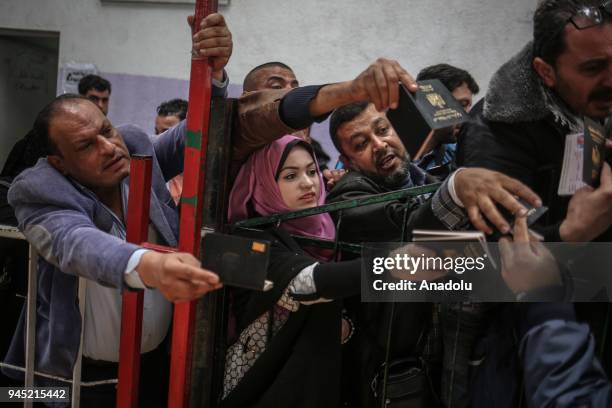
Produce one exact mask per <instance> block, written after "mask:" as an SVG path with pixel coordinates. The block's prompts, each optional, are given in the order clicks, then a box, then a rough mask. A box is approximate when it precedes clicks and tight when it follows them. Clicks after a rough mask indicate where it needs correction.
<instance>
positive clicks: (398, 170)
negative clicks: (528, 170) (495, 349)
mask: <svg viewBox="0 0 612 408" xmlns="http://www.w3.org/2000/svg"><path fill="white" fill-rule="evenodd" d="M330 135H331V137H332V141H333V142H334V145H335V146H336V149H338V151H339V152H340V159H341V160H342V161H343V163H344V166H345V168H347V169H349V171H348V173H347V174H346V175H344V177H342V178H341V179H340V180H339V181H338V183H337V184H336V185H335V187H334V188H333V189H332V190H331V191H330V193H329V194H328V196H327V201H328V202H338V201H343V200H351V199H359V198H365V197H368V196H371V195H374V194H380V193H385V192H390V191H393V190H398V189H402V188H409V187H416V186H420V185H423V184H428V183H432V182H435V181H436V180H435V179H434V178H432V177H431V176H429V175H428V174H427V173H425V172H424V171H423V170H421V169H420V168H418V167H417V166H416V165H414V164H412V163H411V162H410V157H409V155H408V153H407V151H406V149H405V148H404V145H403V144H402V142H401V140H400V138H399V136H398V135H397V133H396V132H395V130H394V129H393V127H392V126H391V124H390V123H389V121H388V119H387V117H386V115H385V112H384V109H380V110H378V109H377V107H376V106H375V105H374V104H372V103H368V102H359V103H353V104H350V105H346V106H343V107H341V108H339V109H336V111H335V112H334V113H333V114H332V116H331V118H330ZM476 189H477V190H478V192H476ZM451 191H452V192H451ZM514 195H518V196H522V197H525V198H527V199H528V200H529V201H530V202H532V203H533V204H534V205H535V204H537V197H535V195H533V193H532V192H531V190H529V189H527V188H526V187H524V186H523V185H522V184H521V183H518V182H516V181H515V180H512V179H510V178H509V177H506V176H504V175H502V174H500V173H497V172H492V171H488V170H484V169H464V170H461V171H459V172H457V173H455V174H454V175H451V176H450V177H449V178H448V179H447V180H446V181H445V183H444V184H443V185H442V186H441V187H440V189H439V190H438V192H436V194H434V195H433V197H432V199H431V200H429V201H425V200H424V199H423V198H422V197H417V198H406V199H401V200H399V199H398V200H392V201H388V202H383V203H377V204H370V205H367V206H363V207H358V208H352V209H349V210H344V211H343V213H342V221H341V223H340V228H339V231H338V235H339V239H340V240H341V241H350V242H356V243H361V242H393V241H401V240H403V239H409V235H410V230H411V226H415V225H418V226H419V227H420V228H429V229H439V230H440V229H446V228H450V227H458V226H463V225H466V224H467V221H468V220H467V218H468V217H465V216H464V213H463V211H464V210H462V209H461V208H460V206H459V205H456V202H455V201H454V199H453V198H452V197H453V196H456V198H458V200H457V201H459V202H461V203H462V204H463V206H464V207H465V209H466V210H467V213H468V214H469V216H470V217H469V218H470V219H471V221H472V223H473V224H474V225H475V226H476V227H477V228H480V229H482V230H483V231H486V232H491V228H490V227H489V226H488V225H487V224H486V223H485V222H484V221H483V218H484V217H486V218H488V219H489V220H490V221H491V223H493V224H494V225H496V226H497V228H498V229H500V230H506V231H507V230H508V229H509V227H508V225H506V222H505V220H503V218H501V216H499V217H498V214H495V213H494V212H496V211H497V210H495V205H494V204H493V203H494V202H497V203H501V204H502V205H504V206H506V205H508V206H509V207H508V208H509V210H510V212H512V213H520V211H521V209H522V207H521V206H520V204H518V203H517V202H516V201H515V199H514ZM503 197H505V198H503ZM504 203H505V204H504ZM517 204H518V205H517ZM490 210H493V211H494V212H490ZM332 216H337V213H334V214H332ZM402 233H404V234H405V236H402ZM343 259H346V258H343ZM345 305H346V307H347V310H348V311H349V315H350V317H351V319H353V320H354V321H355V326H356V327H357V332H356V333H357V334H356V336H355V337H356V339H355V340H356V341H353V342H352V344H349V345H347V350H346V353H347V357H348V358H345V364H346V366H345V370H344V373H345V374H344V375H345V378H344V379H343V382H345V383H347V384H351V385H352V387H353V388H352V389H353V390H354V389H355V388H357V389H359V390H360V392H359V393H355V392H354V391H353V392H347V393H346V395H345V399H348V400H349V403H350V404H349V405H350V406H364V407H369V406H377V405H376V403H377V402H378V401H376V399H377V398H378V396H377V397H375V396H374V393H373V392H372V390H371V387H370V384H371V383H372V381H373V379H374V378H375V377H376V376H377V375H378V376H379V380H380V367H381V365H382V364H383V362H384V361H385V353H386V349H387V337H386V336H387V333H388V330H389V321H391V318H390V316H391V309H390V307H391V304H390V303H363V304H362V303H360V299H347V300H346V301H345ZM432 314H433V306H432V304H431V303H400V304H396V305H395V306H394V312H393V320H392V322H393V325H392V332H393V336H392V339H391V343H390V346H389V361H398V360H400V359H405V358H409V357H415V356H422V355H423V354H424V352H425V349H426V348H427V347H426V344H427V343H428V342H427V341H426V340H425V339H427V337H428V333H429V330H430V328H431V325H432ZM431 377H432V381H434V382H437V380H438V378H436V377H437V376H436V375H432V376H431ZM378 383H380V381H378ZM355 384H359V385H358V387H355ZM347 388H351V386H347ZM423 391H425V390H423ZM430 402H431V401H430ZM431 403H433V402H431Z"/></svg>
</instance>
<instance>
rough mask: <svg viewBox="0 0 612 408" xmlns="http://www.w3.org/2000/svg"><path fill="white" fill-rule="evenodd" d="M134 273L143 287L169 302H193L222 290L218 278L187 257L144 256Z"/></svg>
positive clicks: (173, 254) (185, 255)
mask: <svg viewBox="0 0 612 408" xmlns="http://www.w3.org/2000/svg"><path fill="white" fill-rule="evenodd" d="M136 271H137V272H138V275H140V279H142V282H143V283H144V284H145V285H147V286H148V287H151V288H156V289H157V290H159V291H160V292H161V293H162V295H164V297H165V298H166V299H168V300H170V301H172V302H179V301H185V300H194V299H197V298H199V297H201V296H203V295H205V294H206V293H208V292H210V291H213V290H216V289H219V288H221V287H222V284H221V282H220V281H219V276H217V275H216V274H215V273H213V272H211V271H208V270H206V269H202V268H201V265H200V261H198V260H197V259H196V258H195V257H194V256H193V255H191V254H188V253H182V252H176V253H168V254H162V253H159V252H155V251H148V252H145V253H144V254H143V255H142V258H140V263H139V264H138V266H137V267H136Z"/></svg>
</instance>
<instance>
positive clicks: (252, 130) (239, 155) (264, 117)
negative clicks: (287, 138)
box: [230, 89, 297, 180]
mask: <svg viewBox="0 0 612 408" xmlns="http://www.w3.org/2000/svg"><path fill="white" fill-rule="evenodd" d="M288 91H289V90H287V89H279V90H276V89H274V90H262V91H254V92H247V93H245V94H244V95H242V96H241V97H240V98H238V121H237V123H236V124H235V128H234V129H235V132H234V141H233V147H232V162H231V167H230V179H231V180H233V179H234V178H235V177H236V175H237V174H238V171H239V170H240V166H242V164H243V163H244V162H245V161H246V159H247V158H248V157H249V155H250V154H251V153H253V152H254V151H255V150H257V149H260V148H262V147H263V146H265V145H267V144H268V143H271V142H273V141H274V140H276V139H278V138H280V137H282V136H284V135H289V134H292V133H295V132H296V131H297V129H291V128H290V127H288V126H287V125H285V123H283V121H282V119H281V117H280V113H279V108H280V101H281V99H282V98H283V96H285V94H287V92H288Z"/></svg>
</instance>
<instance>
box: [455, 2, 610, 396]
mask: <svg viewBox="0 0 612 408" xmlns="http://www.w3.org/2000/svg"><path fill="white" fill-rule="evenodd" d="M611 13H612V0H542V1H540V2H539V3H538V6H537V9H536V11H535V14H534V18H533V22H534V31H533V40H532V41H530V42H529V43H528V44H527V45H526V46H525V47H524V48H523V49H522V50H521V51H520V52H519V53H518V54H516V55H515V56H513V57H512V58H511V59H510V60H509V61H508V62H507V63H505V64H504V65H503V66H502V67H501V68H499V70H498V71H497V72H496V73H495V74H494V76H493V78H492V80H491V82H490V85H489V89H488V90H487V93H486V96H485V98H484V100H482V101H480V102H479V103H478V104H476V106H474V108H473V109H472V112H471V114H470V121H469V122H468V123H466V124H465V125H464V126H463V129H462V135H461V137H460V138H459V148H458V153H457V161H458V164H459V165H460V166H461V165H462V166H467V167H485V168H489V169H492V170H496V171H499V172H502V173H505V174H506V175H508V176H511V177H514V178H517V179H518V180H520V181H522V182H523V183H525V184H527V185H528V186H529V187H531V188H532V189H533V190H534V191H535V192H536V193H537V194H538V195H539V196H540V197H541V198H542V201H543V204H544V205H545V206H548V207H549V210H548V212H547V214H546V215H545V216H544V217H542V219H541V221H540V222H538V225H536V226H534V227H533V228H534V229H535V230H537V231H538V232H540V233H541V234H542V235H543V236H544V238H545V240H546V241H549V242H561V241H565V242H588V241H593V240H603V241H610V240H611V238H612V228H611V226H612V173H611V171H610V167H609V166H608V165H607V164H604V168H603V170H602V174H601V179H600V185H599V187H597V188H591V187H583V188H582V189H580V190H578V191H577V192H576V193H575V194H574V195H573V196H571V197H567V196H560V195H559V194H558V187H559V182H560V178H561V172H562V169H563V162H564V148H565V138H566V136H567V135H570V134H575V133H580V134H582V133H583V132H584V117H588V118H591V119H593V120H595V121H598V122H599V123H601V124H602V125H605V126H606V127H607V128H609V127H610V125H611V122H612V121H610V120H609V118H610V115H611V113H612V14H611ZM607 130H608V129H607ZM588 248H590V247H588ZM578 264H580V267H581V269H582V270H597V269H601V268H602V267H604V265H602V262H601V258H600V257H597V256H590V257H589V259H585V258H584V257H583V258H581V259H580V260H579V262H578V263H577V265H578ZM605 267H607V268H609V266H605ZM570 273H571V271H570ZM585 279H587V277H585V276H582V275H581V276H576V277H575V278H574V281H575V282H578V283H580V282H582V281H584V280H585ZM598 295H603V296H600V297H598V299H600V300H607V299H609V297H610V294H609V293H608V294H605V293H600V294H598ZM549 306H550V309H551V310H549V312H550V314H551V316H561V319H562V320H563V316H564V314H563V313H562V310H558V311H557V310H556V309H561V308H562V307H561V305H556V304H549ZM606 306H607V305H603V307H602V306H601V305H599V304H585V305H577V306H576V312H577V315H578V318H579V319H581V318H582V319H583V320H587V321H588V323H589V325H590V328H591V330H592V331H593V333H594V337H595V339H596V342H597V343H598V347H603V346H607V345H606V344H605V343H606V342H605V340H603V341H601V343H603V344H600V341H599V340H600V339H605V338H606V333H605V332H606V331H607V327H608V326H609V325H607V324H606V323H605V322H606V320H607V319H608V318H607V316H606ZM496 308H497V311H496V312H495V313H494V315H495V316H496V318H495V320H497V323H500V322H502V324H497V325H495V322H492V324H491V328H490V329H489V331H488V332H487V336H486V338H485V339H484V340H483V341H481V342H479V344H477V345H476V346H475V347H474V350H477V351H478V353H474V354H475V355H476V356H477V357H478V358H479V360H478V361H481V362H482V364H481V365H480V367H478V368H474V369H473V374H474V375H473V376H472V384H471V389H472V390H473V392H472V396H471V399H470V404H471V406H474V407H480V406H497V407H514V406H517V405H518V404H519V400H520V399H521V386H520V379H519V378H518V373H519V372H520V366H518V364H515V363H512V362H513V361H514V362H516V361H518V360H516V359H510V360H508V359H507V358H506V357H507V356H514V355H516V354H515V353H516V352H518V348H519V344H518V342H517V340H516V339H517V330H516V326H514V325H513V324H512V323H515V322H518V323H519V326H521V325H524V319H521V318H520V317H519V318H518V319H517V317H518V316H519V314H518V313H517V311H516V310H515V309H513V308H512V305H509V306H503V305H500V306H496ZM504 316H506V317H504ZM521 320H523V321H521ZM566 320H567V319H566ZM519 332H520V330H519ZM608 337H609V336H608ZM570 345H572V343H571V342H570V343H568V344H567V347H565V348H554V347H543V348H541V349H539V350H538V352H540V353H542V354H541V355H540V356H539V357H540V360H539V361H540V362H541V361H563V364H560V365H565V364H568V365H569V364H570V362H571V361H573V360H574V359H576V358H581V356H580V355H579V353H583V352H585V353H586V351H584V350H578V352H579V353H577V354H575V355H573V354H572V353H573V350H575V348H574V347H570ZM480 357H482V359H480ZM504 359H505V360H504ZM502 361H505V362H506V363H507V364H506V363H502ZM509 361H510V363H508V362H509ZM602 362H603V363H604V365H606V366H609V361H605V360H604V361H602ZM530 367H531V369H532V370H531V371H530V373H531V374H533V373H536V372H538V370H540V372H541V371H542V370H546V369H547V368H549V366H542V365H540V364H539V363H538V364H535V365H534V364H532V365H530ZM493 371H494V372H496V376H495V377H493V376H490V375H487V373H489V374H490V373H491V372H493ZM557 378H559V377H557ZM527 380H529V379H527ZM548 386H550V388H548V389H547V392H548V393H549V394H550V395H555V393H558V392H560V391H561V388H562V387H563V386H564V384H561V382H558V383H557V384H556V386H555V385H554V381H552V382H549V383H548ZM573 386H575V387H579V384H578V383H575V384H573ZM555 387H556V388H555ZM484 390H487V391H486V392H485V391H484ZM547 406H548V405H547Z"/></svg>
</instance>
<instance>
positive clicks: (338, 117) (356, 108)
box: [329, 101, 369, 154]
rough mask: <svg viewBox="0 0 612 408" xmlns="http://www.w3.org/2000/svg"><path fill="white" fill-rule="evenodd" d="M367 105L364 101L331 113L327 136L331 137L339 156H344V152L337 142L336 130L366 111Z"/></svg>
mask: <svg viewBox="0 0 612 408" xmlns="http://www.w3.org/2000/svg"><path fill="white" fill-rule="evenodd" d="M368 105H369V102H365V101H364V102H355V103H351V104H349V105H344V106H342V107H340V108H338V109H336V110H335V111H334V113H332V115H331V118H330V119H329V135H330V136H331V140H332V142H333V143H334V146H335V147H336V150H338V152H339V153H340V154H344V152H343V151H342V148H341V147H340V141H339V140H338V129H339V128H340V126H342V125H343V124H345V123H346V122H350V121H351V120H353V119H355V118H356V117H357V116H359V115H361V113H362V112H363V111H364V110H366V108H367V107H368Z"/></svg>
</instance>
